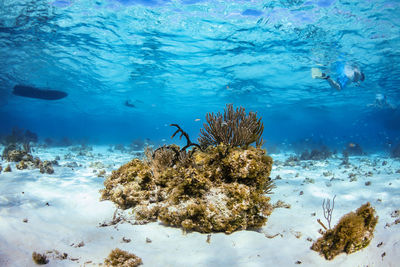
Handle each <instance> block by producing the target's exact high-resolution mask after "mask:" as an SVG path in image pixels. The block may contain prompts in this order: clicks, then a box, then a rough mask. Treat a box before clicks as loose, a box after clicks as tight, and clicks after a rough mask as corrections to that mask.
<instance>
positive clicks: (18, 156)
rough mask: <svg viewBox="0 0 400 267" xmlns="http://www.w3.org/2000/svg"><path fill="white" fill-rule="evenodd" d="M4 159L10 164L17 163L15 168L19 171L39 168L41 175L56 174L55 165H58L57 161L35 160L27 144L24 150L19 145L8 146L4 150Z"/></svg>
mask: <svg viewBox="0 0 400 267" xmlns="http://www.w3.org/2000/svg"><path fill="white" fill-rule="evenodd" d="M2 159H5V160H7V161H8V162H16V163H17V164H16V165H15V166H16V168H17V169H18V170H24V169H34V168H39V170H40V172H41V173H47V174H52V173H54V169H53V163H57V162H56V161H54V162H52V161H48V160H45V161H41V160H40V159H39V158H38V157H35V158H34V157H33V156H32V154H31V153H30V147H29V145H28V144H25V145H24V147H23V149H21V148H20V146H19V145H17V144H10V145H8V146H7V147H6V148H4V150H3V153H2ZM4 171H6V170H4Z"/></svg>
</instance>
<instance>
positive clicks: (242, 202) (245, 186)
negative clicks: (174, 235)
mask: <svg viewBox="0 0 400 267" xmlns="http://www.w3.org/2000/svg"><path fill="white" fill-rule="evenodd" d="M179 129H180V128H179ZM182 132H183V131H182ZM182 134H183V133H182ZM187 139H188V138H187ZM188 143H190V142H189V139H188ZM146 155H147V158H146V159H144V160H140V159H133V160H132V161H130V162H128V163H127V164H125V165H123V166H121V167H120V168H119V169H118V170H116V171H113V173H112V174H111V175H110V176H109V177H108V178H107V179H106V181H105V182H104V185H105V189H103V190H102V191H101V193H102V197H101V198H102V199H103V200H111V201H113V202H114V203H116V204H117V205H118V206H119V207H120V208H122V209H127V208H132V209H133V211H134V213H135V215H136V219H137V220H140V221H142V222H149V221H155V220H157V219H159V220H161V221H162V222H163V223H165V224H168V225H171V226H176V227H182V228H183V229H184V230H192V231H198V232H203V233H209V232H225V233H231V232H233V231H236V230H242V229H249V228H259V227H261V226H263V225H264V224H265V222H266V221H267V216H268V215H270V214H271V212H272V210H273V207H272V205H271V204H270V203H269V200H270V198H269V197H267V196H266V195H265V194H267V193H271V189H272V188H273V187H274V185H273V183H272V181H271V179H270V178H269V175H270V172H271V168H272V158H271V157H270V156H268V155H266V151H265V150H264V149H261V148H260V147H253V146H248V144H247V145H246V144H244V145H243V146H242V147H239V146H233V145H232V143H224V142H221V143H220V144H218V145H209V146H208V147H207V148H205V149H200V148H199V147H198V146H194V148H193V149H192V150H191V151H186V150H182V149H180V147H179V146H177V145H170V146H163V147H160V148H158V149H157V150H155V151H154V152H151V151H147V152H146Z"/></svg>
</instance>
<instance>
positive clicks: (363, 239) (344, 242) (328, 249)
mask: <svg viewBox="0 0 400 267" xmlns="http://www.w3.org/2000/svg"><path fill="white" fill-rule="evenodd" d="M377 223H378V217H377V216H375V210H374V208H373V207H371V205H370V203H366V204H364V205H362V206H361V207H359V208H358V209H357V210H356V212H350V213H348V214H346V215H344V216H343V217H342V218H341V219H340V221H339V223H338V224H337V225H336V226H335V228H333V229H328V230H326V232H325V233H324V235H323V236H322V237H321V238H319V239H318V240H317V241H315V242H314V244H313V245H312V247H311V249H312V250H315V251H318V252H319V253H320V254H321V255H323V256H324V257H325V258H326V259H327V260H332V259H333V258H334V257H336V256H337V255H338V254H340V253H343V252H345V253H347V254H350V253H354V252H356V251H358V250H360V249H363V248H365V247H367V246H368V245H369V243H370V242H371V240H372V238H373V236H374V229H375V226H376V224H377Z"/></svg>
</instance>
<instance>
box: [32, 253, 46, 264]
mask: <svg viewBox="0 0 400 267" xmlns="http://www.w3.org/2000/svg"><path fill="white" fill-rule="evenodd" d="M32 260H33V261H34V262H35V263H36V264H38V265H44V264H47V263H48V262H49V260H48V259H47V257H46V255H45V254H44V253H43V254H40V253H37V252H33V253H32Z"/></svg>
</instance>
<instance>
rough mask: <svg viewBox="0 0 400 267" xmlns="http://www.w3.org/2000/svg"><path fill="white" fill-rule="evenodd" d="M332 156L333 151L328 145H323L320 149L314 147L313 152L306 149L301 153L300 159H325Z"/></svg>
mask: <svg viewBox="0 0 400 267" xmlns="http://www.w3.org/2000/svg"><path fill="white" fill-rule="evenodd" d="M331 156H332V152H330V151H329V149H328V148H327V147H326V146H323V147H321V148H320V149H313V150H311V152H309V151H308V150H306V151H304V152H303V153H301V155H300V160H325V159H327V158H330V157H331Z"/></svg>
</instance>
